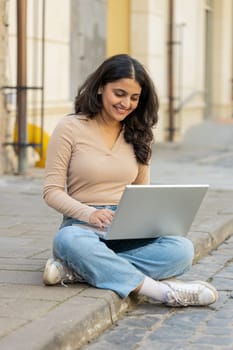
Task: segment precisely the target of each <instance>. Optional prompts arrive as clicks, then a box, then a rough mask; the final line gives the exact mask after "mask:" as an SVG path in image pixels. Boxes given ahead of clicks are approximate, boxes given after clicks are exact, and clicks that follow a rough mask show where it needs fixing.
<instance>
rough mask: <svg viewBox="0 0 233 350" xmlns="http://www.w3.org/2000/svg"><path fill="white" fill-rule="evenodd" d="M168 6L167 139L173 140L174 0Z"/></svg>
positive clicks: (170, 0)
mask: <svg viewBox="0 0 233 350" xmlns="http://www.w3.org/2000/svg"><path fill="white" fill-rule="evenodd" d="M168 4H169V8H168V123H169V124H168V140H169V141H170V142H173V141H174V132H175V122H174V92H173V75H174V72H173V45H174V40H173V22H174V19H173V17H174V1H173V0H169V3H168Z"/></svg>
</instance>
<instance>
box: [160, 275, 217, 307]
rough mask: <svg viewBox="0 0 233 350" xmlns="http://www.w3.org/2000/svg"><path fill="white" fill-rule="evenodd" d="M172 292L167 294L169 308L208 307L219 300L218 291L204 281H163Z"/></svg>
mask: <svg viewBox="0 0 233 350" xmlns="http://www.w3.org/2000/svg"><path fill="white" fill-rule="evenodd" d="M162 283H164V284H166V285H167V286H168V287H169V288H170V289H171V291H169V292H168V293H167V301H165V304H166V305H168V306H206V305H210V304H213V303H215V302H216V301H217V299H218V292H217V290H216V289H215V288H214V287H213V286H212V285H211V284H209V283H207V282H202V281H194V282H182V281H162Z"/></svg>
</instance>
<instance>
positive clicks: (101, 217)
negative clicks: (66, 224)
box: [89, 209, 114, 229]
mask: <svg viewBox="0 0 233 350" xmlns="http://www.w3.org/2000/svg"><path fill="white" fill-rule="evenodd" d="M113 217H114V211H112V210H110V209H96V210H95V211H94V212H93V213H92V214H91V216H90V219H89V223H90V224H92V225H96V226H99V228H101V229H103V228H104V227H105V226H108V225H110V224H111V222H112V219H113Z"/></svg>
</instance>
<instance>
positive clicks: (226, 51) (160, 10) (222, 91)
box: [131, 0, 233, 140]
mask: <svg viewBox="0 0 233 350" xmlns="http://www.w3.org/2000/svg"><path fill="white" fill-rule="evenodd" d="M168 3H169V2H168V0H156V1H154V0H145V1H140V0H131V54H132V55H133V56H135V57H136V58H138V59H139V60H141V61H142V62H143V63H144V64H145V65H146V66H147V67H148V69H149V71H150V72H151V74H152V77H153V79H154V82H155V85H156V87H157V90H158V94H159V97H160V103H161V107H160V124H159V127H158V131H156V133H157V138H159V140H163V139H166V130H165V129H166V127H167V125H168V121H167V109H168V106H167V95H168V93H167V83H168V76H167V51H168V50H167V40H168V38H167V28H168ZM174 5H175V7H174V27H173V29H174V40H175V42H177V44H176V45H174V47H173V50H174V97H175V107H181V106H182V108H181V110H180V112H179V113H178V114H176V115H175V123H176V127H177V128H178V130H177V133H176V139H177V140H179V139H182V136H183V135H184V133H185V132H186V130H187V129H188V128H190V127H191V126H193V125H195V124H198V123H201V122H202V121H203V118H204V114H205V105H206V102H205V84H206V79H207V77H206V75H207V71H206V62H205V60H206V59H207V52H206V47H207V46H206V45H207V44H209V43H207V42H206V39H205V38H206V22H205V21H206V9H207V3H206V1H205V0H175V1H174ZM232 6H233V5H232V0H221V1H219V0H214V1H213V8H212V9H211V14H212V15H211V16H212V18H211V20H212V23H213V28H212V33H211V37H212V41H213V44H212V51H211V53H210V61H209V62H207V66H211V67H212V69H211V77H210V78H211V89H212V103H213V105H212V107H213V108H212V113H211V114H209V115H208V118H212V119H213V118H231V117H232V100H231V88H232V87H231V81H232V42H233V38H232V20H233V19H232V13H233V10H232Z"/></svg>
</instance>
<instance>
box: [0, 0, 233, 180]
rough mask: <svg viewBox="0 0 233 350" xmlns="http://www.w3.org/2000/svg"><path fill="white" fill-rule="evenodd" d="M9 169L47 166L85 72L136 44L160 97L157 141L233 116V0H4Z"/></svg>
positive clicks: (3, 112)
mask: <svg viewBox="0 0 233 350" xmlns="http://www.w3.org/2000/svg"><path fill="white" fill-rule="evenodd" d="M0 18H1V23H0V37H1V42H0V87H1V90H0V91H1V94H0V123H1V127H0V142H1V145H2V146H1V154H0V155H1V157H0V173H5V172H10V173H17V172H18V173H24V172H25V171H26V170H27V167H28V166H37V167H44V165H45V158H46V148H47V144H48V141H49V137H50V135H51V132H52V130H53V129H54V127H55V125H56V124H57V122H58V120H59V119H60V118H61V117H63V116H64V115H65V114H67V113H70V112H72V111H73V99H74V96H75V94H76V91H77V88H78V86H79V85H80V84H81V83H82V81H83V80H84V79H85V77H86V76H87V75H88V74H89V73H91V72H92V71H93V69H95V68H96V67H97V66H98V65H99V63H101V62H102V61H103V60H104V59H105V58H106V57H109V56H111V55H113V54H117V53H128V54H130V55H132V56H133V57H135V58H137V59H138V60H140V61H141V62H142V63H143V64H144V65H145V67H146V68H147V69H148V71H149V73H150V75H151V77H152V79H153V81H154V83H155V86H156V88H157V92H158V95H159V98H160V121H159V124H158V127H157V128H156V131H155V134H156V139H157V141H161V142H162V141H171V142H178V141H182V137H183V135H184V134H185V132H186V131H187V130H188V129H189V128H190V127H192V126H194V125H197V124H200V123H203V122H204V121H206V120H229V121H232V120H233V119H232V118H233V112H232V102H233V45H232V42H233V0H0Z"/></svg>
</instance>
